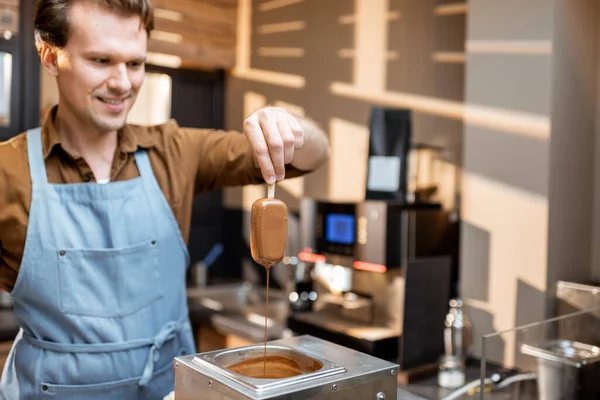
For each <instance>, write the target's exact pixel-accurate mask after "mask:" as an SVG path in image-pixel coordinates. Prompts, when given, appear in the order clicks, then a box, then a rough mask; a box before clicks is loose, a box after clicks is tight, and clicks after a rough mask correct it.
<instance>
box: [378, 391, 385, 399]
mask: <svg viewBox="0 0 600 400" xmlns="http://www.w3.org/2000/svg"><path fill="white" fill-rule="evenodd" d="M377 400H385V393H383V392H379V393H377Z"/></svg>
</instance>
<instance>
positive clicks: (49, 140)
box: [42, 106, 157, 160]
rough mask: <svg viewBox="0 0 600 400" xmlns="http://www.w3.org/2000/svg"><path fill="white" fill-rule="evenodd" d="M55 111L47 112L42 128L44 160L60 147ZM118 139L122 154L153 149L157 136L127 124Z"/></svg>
mask: <svg viewBox="0 0 600 400" xmlns="http://www.w3.org/2000/svg"><path fill="white" fill-rule="evenodd" d="M56 110H58V106H54V107H52V108H51V109H50V110H48V112H47V113H46V118H45V120H44V124H43V126H42V138H43V149H44V160H46V159H48V157H50V155H51V154H52V152H53V151H54V149H55V148H56V147H58V146H60V147H62V144H61V139H60V135H59V134H58V131H57V130H56V125H55V123H54V119H55V117H56ZM118 137H119V143H118V147H119V151H120V152H122V153H134V152H135V151H136V150H137V149H138V147H142V148H146V149H147V148H151V147H154V146H155V145H156V140H157V135H153V134H152V130H151V129H147V128H145V127H142V126H136V125H129V124H127V125H125V126H124V127H123V128H121V129H119V131H118Z"/></svg>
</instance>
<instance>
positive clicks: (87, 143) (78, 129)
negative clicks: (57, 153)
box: [54, 106, 118, 179]
mask: <svg viewBox="0 0 600 400" xmlns="http://www.w3.org/2000/svg"><path fill="white" fill-rule="evenodd" d="M54 125H55V126H56V130H57V132H58V135H59V136H60V139H61V142H62V146H63V148H64V149H65V150H67V151H68V152H69V153H71V154H72V155H73V156H75V157H82V158H83V159H84V160H85V161H86V162H87V163H88V165H89V166H90V168H91V169H92V172H93V173H94V175H95V177H96V179H105V178H110V170H111V166H112V162H113V158H114V155H115V151H116V149H117V143H118V138H117V131H112V132H103V131H100V130H97V129H90V127H89V126H83V124H82V123H81V122H80V121H79V120H77V118H76V117H74V116H73V115H71V114H69V113H68V112H65V111H63V112H62V113H61V107H60V106H59V107H58V109H57V111H56V115H55V118H54Z"/></svg>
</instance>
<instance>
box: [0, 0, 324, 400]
mask: <svg viewBox="0 0 600 400" xmlns="http://www.w3.org/2000/svg"><path fill="white" fill-rule="evenodd" d="M152 25H153V12H152V5H151V2H150V0H38V1H37V3H36V14H35V27H36V30H37V31H36V38H37V47H38V51H39V54H40V59H41V63H42V65H43V68H44V70H45V71H46V72H47V73H48V74H50V75H51V76H53V77H55V78H56V82H57V85H58V91H59V102H58V105H57V106H55V107H54V108H53V109H52V110H51V111H50V112H49V113H48V115H47V118H46V121H45V122H44V125H43V126H42V127H41V128H40V129H34V130H31V131H28V132H25V133H23V134H21V135H19V136H17V137H15V138H13V139H11V140H10V141H8V142H5V143H1V144H0V188H1V190H0V286H1V287H2V288H3V289H4V290H7V291H9V292H11V295H12V297H13V299H14V312H15V315H16V317H17V319H18V321H19V324H20V327H21V330H20V332H19V334H18V336H17V338H16V339H15V342H14V346H13V348H12V350H11V353H10V355H9V358H8V360H7V362H6V366H5V369H4V371H3V374H2V380H1V381H0V397H2V398H6V399H11V400H12V399H32V398H35V399H40V398H41V399H43V398H46V397H58V398H77V399H92V398H102V399H161V398H162V397H163V396H165V395H167V394H169V392H171V391H172V390H173V372H172V366H173V364H172V362H173V357H175V356H177V355H180V354H185V353H192V352H195V346H194V340H193V335H192V332H191V328H190V323H189V320H188V310H187V299H186V290H185V271H186V268H187V266H188V263H189V256H188V253H187V249H186V245H185V242H186V239H187V236H188V233H189V225H190V216H191V204H192V200H193V198H194V196H195V195H196V194H198V193H201V192H203V191H208V190H214V189H218V188H222V187H225V186H233V185H245V184H252V183H261V182H265V181H268V182H275V181H277V180H282V179H284V178H289V177H294V176H299V175H301V174H303V173H305V172H308V171H312V170H314V169H316V168H318V167H319V166H320V165H322V164H323V163H324V162H325V161H326V160H327V158H328V154H329V145H328V142H327V139H326V136H325V134H324V133H323V132H322V131H321V130H320V129H318V128H317V127H316V126H315V124H313V123H311V122H309V121H307V120H302V119H297V118H295V117H293V116H292V115H290V114H289V113H287V112H286V111H285V110H283V109H280V108H271V107H267V108H263V109H260V110H257V111H255V112H254V113H252V114H251V115H250V116H248V118H247V119H246V120H245V121H244V123H243V129H242V130H243V134H240V133H237V132H221V131H211V130H197V129H185V128H181V127H179V126H178V125H177V124H176V123H175V122H173V121H171V122H168V123H165V124H163V125H160V126H153V127H139V126H131V125H128V124H126V119H127V114H128V112H129V110H130V109H131V107H132V105H133V104H134V102H135V99H136V95H137V93H138V91H139V88H140V86H141V85H142V82H143V78H144V60H145V58H146V47H147V42H148V35H149V33H150V31H151V30H152ZM189 101H190V102H193V101H194V99H189ZM197 107H198V108H201V107H203V105H202V104H198V105H197Z"/></svg>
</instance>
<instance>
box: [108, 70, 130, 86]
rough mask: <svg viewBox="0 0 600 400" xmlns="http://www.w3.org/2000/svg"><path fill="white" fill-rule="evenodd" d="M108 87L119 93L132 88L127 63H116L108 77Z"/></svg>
mask: <svg viewBox="0 0 600 400" xmlns="http://www.w3.org/2000/svg"><path fill="white" fill-rule="evenodd" d="M108 88H109V89H111V90H114V91H118V92H119V93H125V92H128V91H130V90H131V80H130V79H129V73H128V71H127V66H126V65H125V64H119V65H116V66H115V68H113V70H112V74H111V76H110V78H109V79H108Z"/></svg>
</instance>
